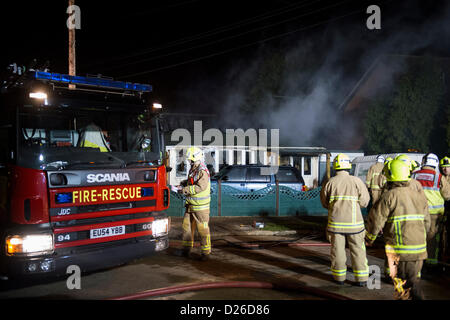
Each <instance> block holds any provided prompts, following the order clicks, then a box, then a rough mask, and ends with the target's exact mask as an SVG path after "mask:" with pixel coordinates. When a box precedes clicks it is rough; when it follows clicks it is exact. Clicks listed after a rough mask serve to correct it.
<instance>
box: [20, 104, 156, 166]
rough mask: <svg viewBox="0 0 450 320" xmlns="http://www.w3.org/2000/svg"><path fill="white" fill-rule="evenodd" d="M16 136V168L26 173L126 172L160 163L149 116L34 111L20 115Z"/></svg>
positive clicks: (25, 111)
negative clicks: (28, 170) (94, 169)
mask: <svg viewBox="0 0 450 320" xmlns="http://www.w3.org/2000/svg"><path fill="white" fill-rule="evenodd" d="M141 111H142V110H141ZM18 130H19V132H18V135H19V139H18V140H19V141H18V142H19V143H18V152H19V157H18V162H19V164H20V165H22V166H25V167H31V168H36V169H44V170H60V169H78V168H83V169H84V168H88V167H99V168H100V167H104V168H124V167H129V166H145V165H152V164H155V163H156V161H157V160H158V159H159V150H155V149H156V148H157V147H158V144H156V143H154V141H153V139H152V138H153V137H152V132H153V131H152V127H151V122H150V119H149V117H148V115H147V114H146V113H145V112H141V113H139V112H128V111H127V112H124V111H118V112H114V111H111V110H108V111H103V110H102V111H100V110H96V109H94V108H93V109H92V110H89V109H84V110H83V109H78V110H61V109H59V110H39V111H36V110H33V109H32V108H30V110H23V111H21V112H20V113H19V126H18Z"/></svg>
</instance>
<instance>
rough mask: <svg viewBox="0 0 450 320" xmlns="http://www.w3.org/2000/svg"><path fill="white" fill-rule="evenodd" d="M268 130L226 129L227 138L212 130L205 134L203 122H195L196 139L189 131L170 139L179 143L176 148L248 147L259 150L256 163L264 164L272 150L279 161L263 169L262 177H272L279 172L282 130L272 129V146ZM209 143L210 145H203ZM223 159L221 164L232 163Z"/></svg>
mask: <svg viewBox="0 0 450 320" xmlns="http://www.w3.org/2000/svg"><path fill="white" fill-rule="evenodd" d="M268 133H269V132H268V130H267V129H259V130H256V129H247V130H246V131H244V130H243V129H226V130H225V136H224V133H223V131H221V130H219V129H216V128H211V129H208V130H206V131H205V132H203V125H202V121H194V137H193V139H192V135H191V132H189V130H187V129H182V128H179V129H176V130H174V131H173V132H172V135H171V137H170V139H171V141H172V142H178V143H177V145H176V146H178V147H180V149H181V148H182V147H185V146H191V145H194V146H197V147H202V146H205V147H216V148H217V149H219V150H221V149H225V148H228V149H229V148H233V147H243V146H245V147H248V148H253V149H256V150H258V152H257V159H255V162H256V163H258V161H259V162H260V163H263V162H264V159H265V156H266V155H267V152H268V150H270V154H271V157H272V158H273V159H277V160H276V161H270V163H269V166H268V167H262V168H261V174H262V175H271V174H276V173H277V172H278V154H279V146H280V130H279V129H270V145H269V144H268V139H269V134H268ZM204 142H207V143H209V142H210V143H209V144H208V145H204V144H203V143H204ZM228 157H229V155H228V154H227V159H221V162H222V163H220V164H225V163H229V164H231V163H230V159H228Z"/></svg>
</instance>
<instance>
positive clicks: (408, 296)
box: [388, 255, 425, 300]
mask: <svg viewBox="0 0 450 320" xmlns="http://www.w3.org/2000/svg"><path fill="white" fill-rule="evenodd" d="M389 258H390V257H389V255H388V259H389ZM422 266H423V260H418V261H390V271H391V278H392V281H393V282H394V288H395V291H394V298H395V299H397V300H424V299H425V297H424V295H423V291H422V287H421V283H420V278H418V277H417V274H418V273H419V272H420V271H421V270H422Z"/></svg>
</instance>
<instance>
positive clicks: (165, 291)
mask: <svg viewBox="0 0 450 320" xmlns="http://www.w3.org/2000/svg"><path fill="white" fill-rule="evenodd" d="M224 288H253V289H272V290H291V291H292V290H296V291H300V292H303V293H307V294H310V295H314V296H317V297H320V298H324V299H330V300H352V299H351V298H348V297H345V296H342V295H339V294H335V293H332V292H328V291H325V290H321V289H318V288H313V287H308V286H303V285H299V284H291V283H283V284H282V283H271V282H260V281H225V282H220V281H218V282H204V283H196V284H190V285H182V286H174V287H166V288H159V289H152V290H147V291H143V292H139V293H136V294H131V295H127V296H122V297H117V298H112V299H109V300H137V299H145V298H151V297H158V296H164V295H170V294H176V293H182V292H187V291H199V290H206V289H224Z"/></svg>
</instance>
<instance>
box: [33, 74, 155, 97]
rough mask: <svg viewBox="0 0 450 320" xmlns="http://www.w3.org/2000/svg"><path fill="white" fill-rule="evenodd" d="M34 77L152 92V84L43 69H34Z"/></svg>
mask: <svg viewBox="0 0 450 320" xmlns="http://www.w3.org/2000/svg"><path fill="white" fill-rule="evenodd" d="M34 77H35V79H37V80H49V81H55V82H60V83H67V84H79V85H88V86H95V87H104V88H113V89H122V90H131V91H140V92H152V86H151V85H148V84H139V83H131V82H122V81H114V80H109V79H102V78H91V77H79V76H69V75H67V74H59V73H49V72H43V71H36V72H35V73H34Z"/></svg>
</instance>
